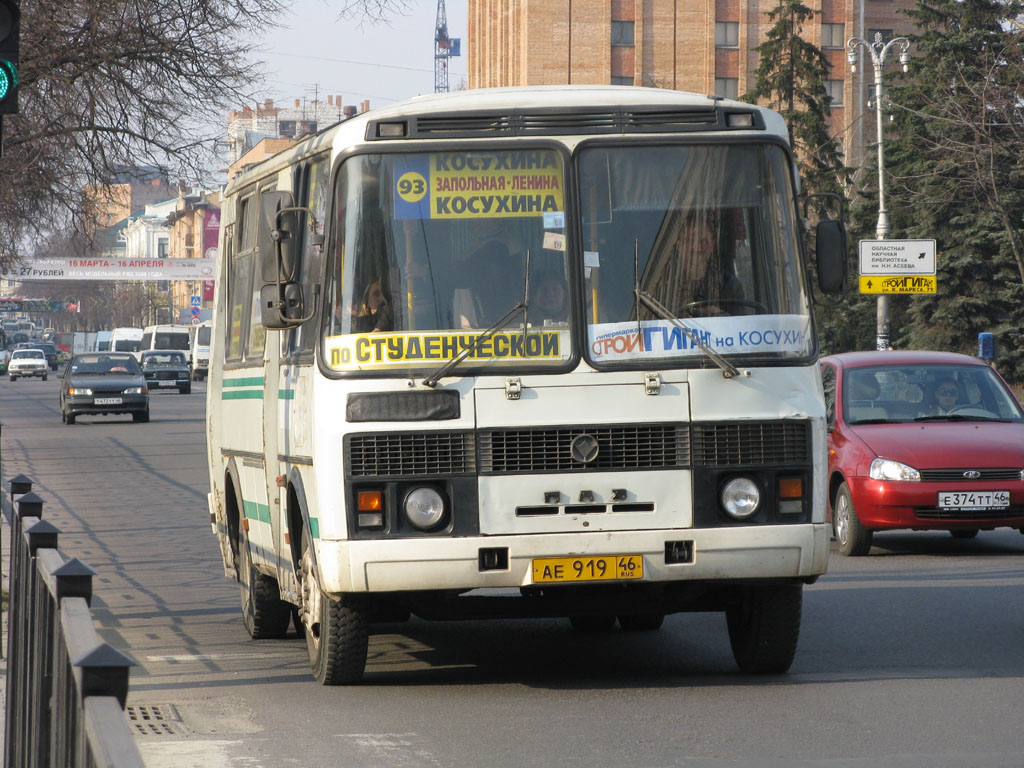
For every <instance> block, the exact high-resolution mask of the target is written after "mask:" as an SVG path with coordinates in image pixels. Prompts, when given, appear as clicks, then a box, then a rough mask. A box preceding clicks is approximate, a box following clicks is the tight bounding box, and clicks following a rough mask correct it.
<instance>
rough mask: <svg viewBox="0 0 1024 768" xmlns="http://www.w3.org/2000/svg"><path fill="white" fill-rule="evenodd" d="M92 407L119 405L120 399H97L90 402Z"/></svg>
mask: <svg viewBox="0 0 1024 768" xmlns="http://www.w3.org/2000/svg"><path fill="white" fill-rule="evenodd" d="M92 402H93V404H94V405H120V404H121V398H120V397H97V398H96V399H95V400H93V401H92Z"/></svg>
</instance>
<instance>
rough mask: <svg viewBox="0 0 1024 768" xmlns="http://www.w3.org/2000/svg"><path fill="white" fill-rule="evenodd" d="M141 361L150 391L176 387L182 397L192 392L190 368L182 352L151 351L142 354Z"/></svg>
mask: <svg viewBox="0 0 1024 768" xmlns="http://www.w3.org/2000/svg"><path fill="white" fill-rule="evenodd" d="M141 361H142V372H143V373H144V374H146V384H148V385H149V388H150V390H156V389H164V388H167V389H173V388H174V387H177V388H178V392H180V393H181V394H183V395H187V394H189V393H190V392H191V391H192V368H191V367H190V366H189V364H188V361H187V360H186V359H185V353H184V352H174V351H171V350H159V349H157V350H152V351H150V352H143V353H142V358H141Z"/></svg>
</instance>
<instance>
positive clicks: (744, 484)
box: [721, 477, 761, 520]
mask: <svg viewBox="0 0 1024 768" xmlns="http://www.w3.org/2000/svg"><path fill="white" fill-rule="evenodd" d="M721 500H722V509H724V510H725V511H726V514H728V515H729V517H731V518H733V519H735V520H746V519H747V518H748V517H750V516H751V515H753V514H754V513H755V512H757V508H758V507H759V506H761V492H760V491H759V490H758V489H757V484H756V483H755V482H754V481H753V480H751V479H750V478H749V477H735V478H733V479H732V480H730V481H729V482H728V483H726V484H725V486H724V487H723V488H722V494H721Z"/></svg>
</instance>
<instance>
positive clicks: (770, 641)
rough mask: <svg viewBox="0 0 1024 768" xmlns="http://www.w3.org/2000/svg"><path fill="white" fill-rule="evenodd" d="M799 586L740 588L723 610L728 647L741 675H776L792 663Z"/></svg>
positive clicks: (797, 626) (797, 629) (799, 604)
mask: <svg viewBox="0 0 1024 768" xmlns="http://www.w3.org/2000/svg"><path fill="white" fill-rule="evenodd" d="M802 608H803V585H802V584H780V585H776V584H773V585H770V586H751V587H744V588H743V589H742V592H741V595H740V599H739V600H738V601H737V602H736V603H735V604H733V605H730V606H729V607H728V608H726V611H725V618H726V623H727V624H728V627H729V644H730V645H731V646H732V655H733V658H734V659H735V660H736V664H737V665H738V666H739V668H740V670H741V671H743V672H748V673H752V674H777V673H781V672H785V671H786V670H788V669H789V667H790V665H791V664H792V663H793V657H794V656H795V655H796V645H797V641H798V640H799V639H800V615H801V613H802Z"/></svg>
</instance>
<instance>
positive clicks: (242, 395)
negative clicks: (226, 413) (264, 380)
mask: <svg viewBox="0 0 1024 768" xmlns="http://www.w3.org/2000/svg"><path fill="white" fill-rule="evenodd" d="M220 399H221V400H262V399H263V390H262V389H243V390H240V391H238V392H224V393H222V394H221V396H220Z"/></svg>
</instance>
